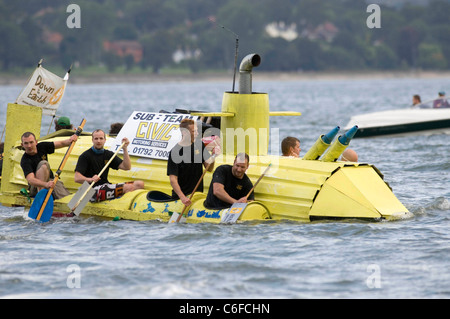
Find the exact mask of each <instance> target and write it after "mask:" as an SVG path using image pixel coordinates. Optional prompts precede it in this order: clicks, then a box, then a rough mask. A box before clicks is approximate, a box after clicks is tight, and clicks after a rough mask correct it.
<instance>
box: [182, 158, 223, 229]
mask: <svg viewBox="0 0 450 319" xmlns="http://www.w3.org/2000/svg"><path fill="white" fill-rule="evenodd" d="M215 157H216V154H214V155H213V156H211V158H213V159H214V158H215ZM213 163H214V161H212V162H211V163H208V165H206V168H205V170H204V171H203V173H202V176H201V177H200V179H199V180H198V182H197V185H195V187H194V190H193V191H192V193H191V196H189V199H192V197H193V196H194V193H195V191H196V190H197V188H198V186H199V185H200V182H201V181H202V179H203V177H204V176H205V174H206V172H207V171H208V169H209V166H211V164H213ZM186 208H188V207H187V206H186V205H185V206H184V208H183V210H182V211H181V214H180V215H179V216H178V218H177V220H176V222H177V223H178V222H179V221H180V219H181V217H182V216H183V214H184V212H185V211H186Z"/></svg>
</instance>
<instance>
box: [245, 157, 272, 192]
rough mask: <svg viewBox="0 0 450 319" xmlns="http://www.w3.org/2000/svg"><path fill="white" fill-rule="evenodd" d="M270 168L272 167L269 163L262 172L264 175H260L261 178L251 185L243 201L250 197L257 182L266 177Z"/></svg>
mask: <svg viewBox="0 0 450 319" xmlns="http://www.w3.org/2000/svg"><path fill="white" fill-rule="evenodd" d="M270 166H272V163H270V164H269V166H267V168H266V169H265V170H264V173H262V174H261V176H260V177H259V178H258V180H257V181H256V183H255V185H253V187H252V189H251V190H250V191H249V192H248V194H247V196H245V199H247V198H248V197H249V196H250V195H251V193H252V192H253V190H254V189H255V187H256V185H258V183H259V181H260V180H261V179H262V178H263V177H264V175H266V173H267V171H268V170H269V168H270Z"/></svg>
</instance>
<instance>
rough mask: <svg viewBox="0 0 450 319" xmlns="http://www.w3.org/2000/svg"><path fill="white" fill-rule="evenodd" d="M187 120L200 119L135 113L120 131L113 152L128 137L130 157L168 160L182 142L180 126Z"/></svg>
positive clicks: (179, 115)
mask: <svg viewBox="0 0 450 319" xmlns="http://www.w3.org/2000/svg"><path fill="white" fill-rule="evenodd" d="M185 118H188V119H192V120H194V121H196V120H197V118H198V117H197V116H192V115H190V114H173V113H150V112H139V111H135V112H134V113H133V114H131V116H130V117H129V118H128V120H127V121H126V123H125V125H124V126H123V127H122V129H121V130H120V132H119V134H118V135H117V138H116V141H115V144H113V147H112V148H111V150H112V151H115V150H117V149H118V148H119V146H120V145H121V144H122V143H121V141H122V139H123V138H124V137H126V138H128V140H130V145H128V153H129V154H130V155H134V156H140V157H147V158H155V159H163V160H167V159H168V158H169V152H170V150H171V149H172V148H173V147H174V146H175V144H177V143H178V142H179V141H180V140H181V132H180V129H179V126H180V122H181V121H182V120H183V119H185Z"/></svg>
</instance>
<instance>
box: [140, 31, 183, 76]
mask: <svg viewBox="0 0 450 319" xmlns="http://www.w3.org/2000/svg"><path fill="white" fill-rule="evenodd" d="M140 42H141V44H142V46H143V49H144V56H143V58H142V67H143V68H144V69H145V68H147V67H148V66H151V67H152V69H153V72H154V73H159V71H160V69H161V68H162V67H163V66H164V65H166V64H170V63H171V62H172V53H173V52H174V51H175V49H176V43H175V41H174V39H173V38H172V37H171V34H170V32H168V31H165V30H158V31H156V32H154V33H153V34H146V35H145V36H143V37H142V38H141V40H140Z"/></svg>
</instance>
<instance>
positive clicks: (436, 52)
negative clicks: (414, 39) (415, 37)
mask: <svg viewBox="0 0 450 319" xmlns="http://www.w3.org/2000/svg"><path fill="white" fill-rule="evenodd" d="M418 62H419V63H418V65H419V66H420V67H422V68H424V69H434V70H442V69H445V68H446V67H447V60H446V59H445V57H444V54H443V53H442V50H441V47H440V46H439V45H437V44H429V43H422V44H420V46H419V61H418Z"/></svg>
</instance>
